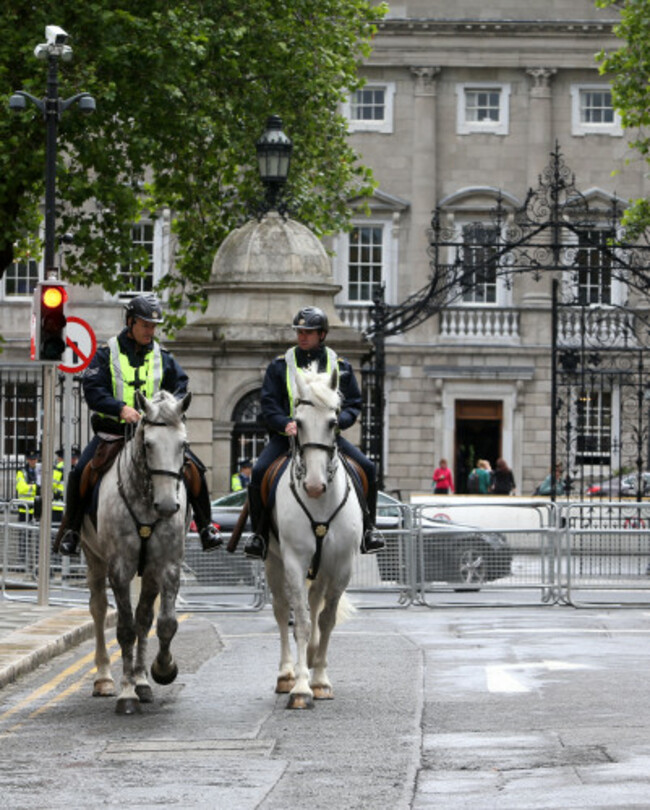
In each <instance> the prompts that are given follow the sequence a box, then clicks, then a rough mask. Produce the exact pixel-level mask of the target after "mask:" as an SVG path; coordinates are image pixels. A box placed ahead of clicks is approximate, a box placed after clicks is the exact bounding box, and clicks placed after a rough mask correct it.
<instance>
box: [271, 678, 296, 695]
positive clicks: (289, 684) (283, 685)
mask: <svg viewBox="0 0 650 810" xmlns="http://www.w3.org/2000/svg"><path fill="white" fill-rule="evenodd" d="M295 685H296V679H295V678H292V677H291V676H290V675H282V676H280V677H279V678H278V680H277V681H276V684H275V693H276V694H277V695H288V694H289V692H290V691H291V690H292V689H293V687H294V686H295Z"/></svg>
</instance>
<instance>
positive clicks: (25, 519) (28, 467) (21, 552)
mask: <svg viewBox="0 0 650 810" xmlns="http://www.w3.org/2000/svg"><path fill="white" fill-rule="evenodd" d="M37 465H38V453H37V452H36V450H30V451H29V452H28V453H27V454H26V455H25V466H24V467H21V468H20V469H19V470H18V471H17V472H16V498H17V499H18V501H19V504H18V520H19V521H20V522H21V523H30V522H31V521H32V520H38V518H40V516H41V514H40V494H41V487H40V483H41V482H40V477H39V470H38V466H37ZM37 507H38V508H37ZM27 535H28V532H27V530H21V531H20V532H19V535H18V562H19V563H21V564H22V563H25V561H26V559H27Z"/></svg>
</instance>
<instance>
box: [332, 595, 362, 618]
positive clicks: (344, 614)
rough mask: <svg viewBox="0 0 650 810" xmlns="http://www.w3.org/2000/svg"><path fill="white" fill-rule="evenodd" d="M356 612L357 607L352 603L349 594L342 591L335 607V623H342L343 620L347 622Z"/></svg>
mask: <svg viewBox="0 0 650 810" xmlns="http://www.w3.org/2000/svg"><path fill="white" fill-rule="evenodd" d="M356 612H357V608H356V607H355V605H354V603H353V602H352V600H351V599H350V598H349V596H348V595H347V594H346V593H344V594H343V596H341V598H340V599H339V606H338V607H337V609H336V623H337V624H343V622H347V621H348V620H349V619H351V618H352V617H353V616H354V614H355V613H356Z"/></svg>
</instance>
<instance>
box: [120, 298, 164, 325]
mask: <svg viewBox="0 0 650 810" xmlns="http://www.w3.org/2000/svg"><path fill="white" fill-rule="evenodd" d="M125 309H126V323H127V326H128V323H129V318H140V319H141V320H143V321H147V323H162V322H163V316H162V314H163V311H162V304H161V303H160V300H159V299H158V296H157V295H154V294H153V293H146V294H145V295H136V296H135V298H132V299H131V300H130V301H129V303H128V304H125Z"/></svg>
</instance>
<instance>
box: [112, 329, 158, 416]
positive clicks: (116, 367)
mask: <svg viewBox="0 0 650 810" xmlns="http://www.w3.org/2000/svg"><path fill="white" fill-rule="evenodd" d="M108 349H109V353H110V359H111V365H110V369H111V381H112V383H113V396H114V397H115V399H119V400H121V401H123V402H125V403H126V404H127V405H129V406H130V407H131V408H135V391H136V388H137V389H138V390H139V391H140V392H141V393H142V394H144V395H145V397H147V399H151V398H152V397H153V395H154V394H155V393H157V392H158V391H160V384H161V382H162V375H163V362H162V351H161V349H160V344H159V343H158V342H157V341H155V340H154V341H153V346H152V349H151V351H150V352H147V355H146V357H145V362H144V363H143V364H142V365H141V366H138V367H137V368H133V366H132V365H131V363H129V358H128V355H126V354H125V353H124V352H123V351H122V350H121V349H120V344H119V341H118V339H117V337H112V338H111V339H110V340H109V341H108ZM136 381H137V384H136ZM102 416H105V414H102ZM109 418H111V419H116V421H122V420H119V419H117V417H114V416H113V417H109Z"/></svg>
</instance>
